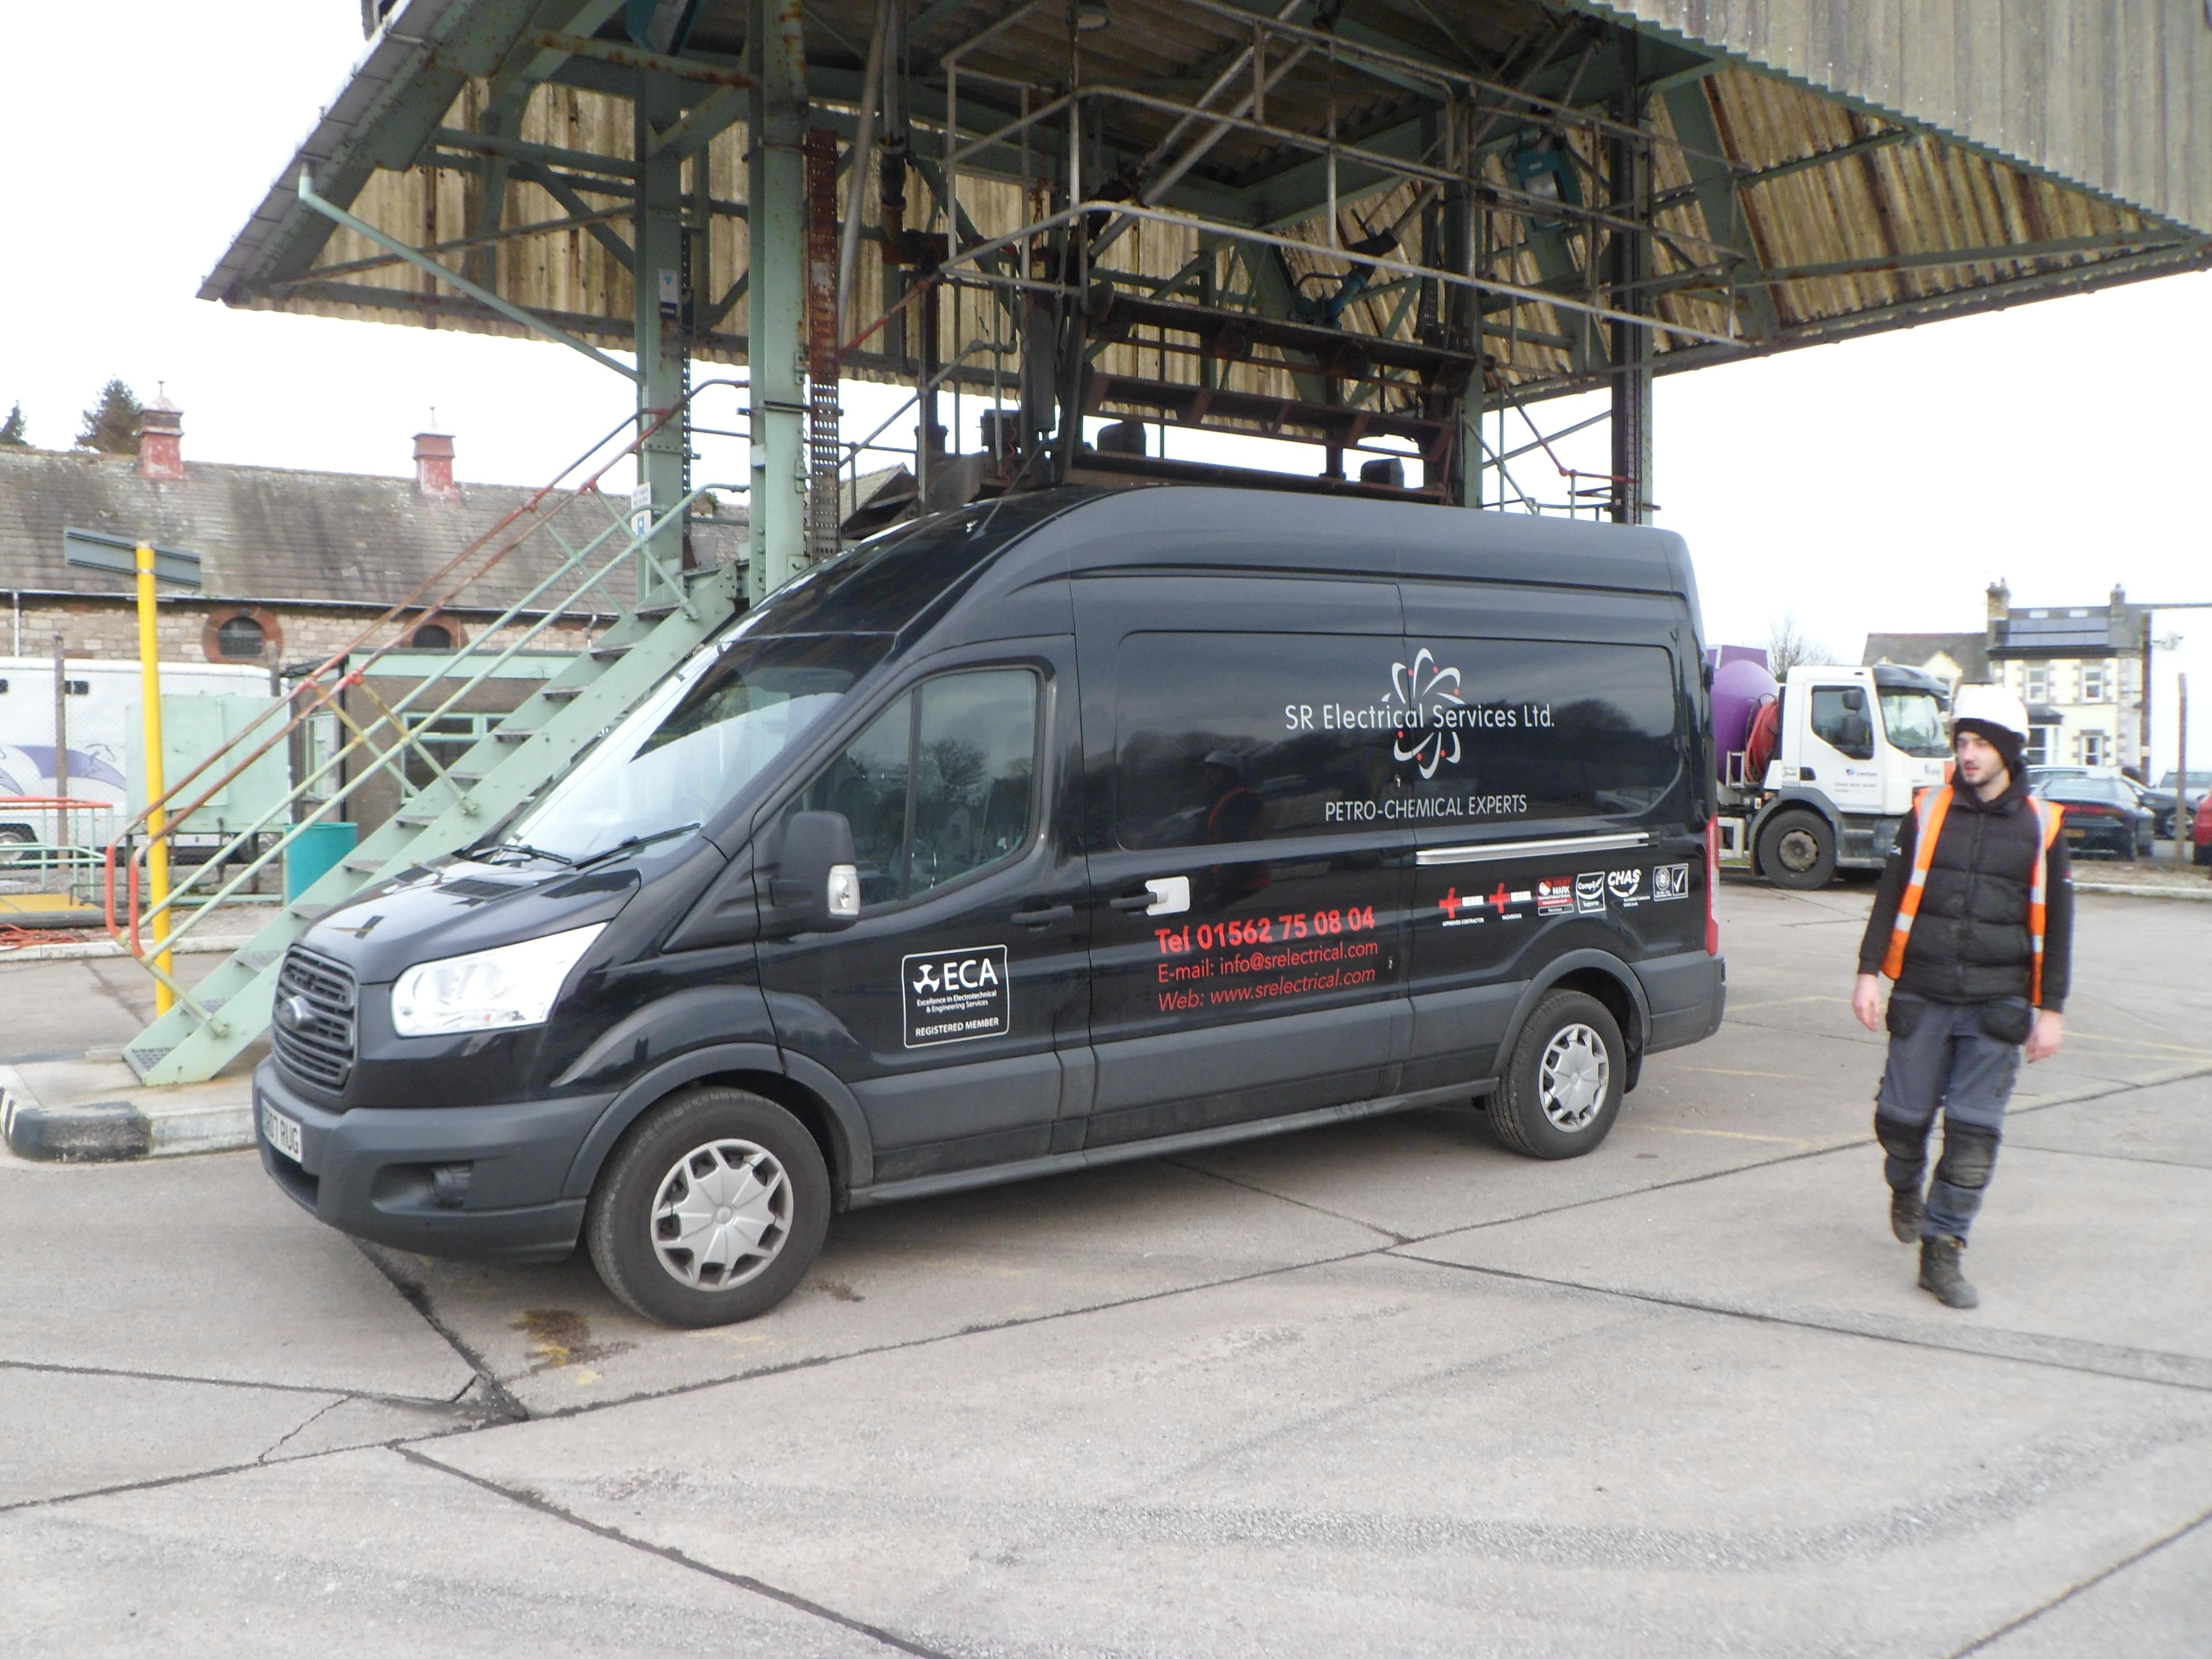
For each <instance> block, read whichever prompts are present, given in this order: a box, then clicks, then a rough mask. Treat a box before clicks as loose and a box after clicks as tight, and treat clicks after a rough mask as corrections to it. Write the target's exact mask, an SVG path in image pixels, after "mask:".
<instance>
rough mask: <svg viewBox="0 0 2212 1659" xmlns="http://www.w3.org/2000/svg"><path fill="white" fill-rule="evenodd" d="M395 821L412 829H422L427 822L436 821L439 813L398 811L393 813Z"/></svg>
mask: <svg viewBox="0 0 2212 1659" xmlns="http://www.w3.org/2000/svg"><path fill="white" fill-rule="evenodd" d="M393 821H394V822H395V823H403V824H404V825H406V826H407V828H409V829H421V828H422V826H423V825H424V824H426V823H436V822H437V821H438V815H437V814H436V813H435V812H398V813H395V814H393Z"/></svg>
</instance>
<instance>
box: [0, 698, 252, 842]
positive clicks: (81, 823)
mask: <svg viewBox="0 0 2212 1659" xmlns="http://www.w3.org/2000/svg"><path fill="white" fill-rule="evenodd" d="M61 678H62V680H63V681H64V696H63V698H62V704H63V707H64V709H65V710H66V716H65V718H66V720H67V722H68V726H69V734H68V735H69V741H68V745H67V747H68V751H69V778H68V782H69V790H68V793H69V797H70V799H71V800H73V801H84V802H89V803H91V804H92V805H93V806H94V809H95V810H94V811H84V812H72V813H71V814H70V831H71V833H70V837H69V838H70V840H71V841H73V842H76V843H78V844H80V845H86V846H92V845H100V844H104V843H105V842H106V840H107V838H108V837H109V836H112V834H113V833H114V832H115V831H116V830H117V829H120V828H121V827H122V824H123V822H124V820H125V817H127V816H128V815H129V809H130V805H131V793H132V792H131V754H132V752H133V749H134V746H137V745H138V743H139V738H140V736H141V734H139V733H137V732H133V731H132V729H131V727H132V724H133V722H135V721H136V720H138V719H139V718H140V715H139V712H138V711H139V708H140V706H141V704H142V703H143V701H144V685H143V680H142V679H141V678H140V670H139V665H138V664H137V662H135V661H124V660H120V659H115V658H96V657H70V658H67V659H64V662H63V665H62V672H61ZM54 680H55V674H54V659H52V657H0V847H4V845H5V844H6V843H9V842H13V843H15V844H17V845H21V844H22V843H26V842H52V841H56V840H58V839H59V838H60V832H59V825H58V817H59V814H58V813H56V812H55V811H52V809H51V808H33V807H28V806H23V805H16V806H13V807H11V806H10V805H9V799H11V798H12V799H15V800H18V801H21V800H25V799H49V798H51V797H52V796H53V795H55V794H56V793H58V783H59V779H58V776H57V768H56V765H55V757H56V753H57V750H58V746H59V745H58V744H57V742H56V732H55V725H56V720H55V686H54ZM183 696H225V697H240V696H246V697H256V698H259V699H260V700H262V701H263V702H266V701H267V700H268V698H269V696H270V675H269V671H268V670H267V669H265V668H254V667H251V666H248V665H244V664H228V663H222V664H218V663H185V662H179V663H166V662H165V663H163V664H162V665H161V702H162V703H163V705H164V706H165V707H166V706H167V705H169V704H170V703H171V702H172V700H173V699H175V698H178V697H183ZM171 747H172V752H174V750H173V745H172V746H171ZM176 775H177V774H175V773H172V776H176ZM210 827H212V826H210Z"/></svg>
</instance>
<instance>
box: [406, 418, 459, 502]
mask: <svg viewBox="0 0 2212 1659" xmlns="http://www.w3.org/2000/svg"><path fill="white" fill-rule="evenodd" d="M415 488H416V489H417V490H418V491H420V492H421V493H422V494H423V495H429V496H432V497H435V499H436V500H438V501H459V499H460V496H461V490H460V486H459V484H456V483H454V482H453V435H452V434H450V433H446V432H418V433H416V435H415Z"/></svg>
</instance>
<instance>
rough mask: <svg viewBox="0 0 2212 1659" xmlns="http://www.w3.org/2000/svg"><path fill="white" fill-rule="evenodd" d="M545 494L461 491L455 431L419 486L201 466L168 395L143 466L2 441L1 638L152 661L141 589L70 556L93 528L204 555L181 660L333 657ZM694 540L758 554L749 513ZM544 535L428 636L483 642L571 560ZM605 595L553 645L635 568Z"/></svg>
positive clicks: (614, 597) (175, 623)
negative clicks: (146, 648) (68, 549)
mask: <svg viewBox="0 0 2212 1659" xmlns="http://www.w3.org/2000/svg"><path fill="white" fill-rule="evenodd" d="M537 494H538V492H537V491H536V490H534V489H528V488H525V487H520V486H515V485H508V484H479V483H457V482H456V481H455V479H454V477H453V439H452V438H451V437H450V436H447V435H445V434H442V433H428V432H426V433H420V434H417V435H416V439H415V476H414V477H412V478H393V477H374V476H368V475H364V474H360V473H348V472H307V471H292V470H289V469H285V468H280V467H269V466H239V465H229V464H227V463H222V462H206V461H195V462H187V461H186V460H185V458H184V454H183V418H182V416H181V415H180V414H179V411H178V410H176V409H175V408H173V406H171V405H169V404H167V403H166V402H164V401H161V400H156V402H155V404H154V406H153V407H151V408H149V409H148V410H146V412H145V415H144V416H143V419H142V421H141V423H140V426H139V429H138V453H137V455H136V456H128V455H120V456H118V455H98V454H90V453H84V452H82V451H70V452H56V451H51V450H39V449H17V448H0V599H4V601H5V603H6V604H7V605H8V607H9V610H8V614H7V615H6V616H4V617H0V628H4V629H7V630H8V631H7V632H6V633H4V634H0V640H5V641H7V645H6V647H5V648H6V649H7V651H8V652H9V654H10V655H15V656H21V655H25V654H29V655H33V656H45V655H46V654H47V653H50V652H51V651H52V648H53V637H54V635H55V634H56V633H57V632H58V633H60V634H61V635H63V638H64V644H65V647H66V649H67V651H68V653H69V654H70V656H72V657H136V656H137V653H138V623H137V611H136V609H135V606H136V599H135V595H134V593H133V592H132V588H131V581H130V579H129V578H127V577H123V576H116V575H109V574H103V573H101V572H100V571H95V570H87V569H81V568H76V567H74V566H72V565H70V564H69V563H67V562H65V561H64V556H63V532H64V530H70V529H75V530H83V531H91V532H96V533H98V534H101V535H106V536H112V537H119V538H125V539H126V540H133V541H135V540H137V539H140V538H144V539H149V540H151V541H154V542H155V543H157V544H161V545H162V546H165V547H173V548H179V549H181V550H185V551H186V552H191V553H197V554H198V555H199V556H200V558H201V561H202V565H201V569H202V578H203V583H204V586H203V588H202V590H201V591H200V592H197V593H180V592H174V591H172V590H169V589H168V588H167V586H165V587H164V590H163V592H162V594H161V655H162V657H163V659H165V660H168V661H183V662H201V661H205V662H226V663H260V664H264V665H267V666H269V667H270V668H272V669H281V668H282V667H283V666H284V665H288V664H301V663H304V664H310V665H312V664H313V663H319V662H320V661H322V660H323V659H325V658H326V657H329V656H331V654H333V653H336V652H337V651H339V650H342V649H343V648H345V647H347V646H348V645H349V644H350V643H351V642H352V641H354V640H355V639H356V637H357V636H358V635H361V634H362V631H363V630H364V629H367V628H368V627H369V626H370V624H371V623H374V621H375V620H376V618H377V617H380V615H381V614H382V613H383V612H384V611H386V609H387V608H388V607H390V606H391V605H392V604H393V603H394V602H396V601H398V600H400V599H404V598H406V597H407V596H408V595H409V594H410V592H413V591H414V590H415V589H416V588H417V587H418V586H422V585H423V584H424V583H425V582H426V581H427V580H429V579H430V578H431V577H433V576H434V575H435V574H436V573H437V572H438V571H439V570H440V569H441V568H443V567H444V566H446V565H447V564H448V563H449V562H452V561H453V559H454V558H456V557H457V556H459V555H461V554H462V553H464V552H465V550H468V549H469V548H470V547H471V545H472V544H475V543H476V542H477V540H478V539H479V538H483V537H484V536H486V535H487V534H489V532H492V531H493V530H494V529H495V527H496V526H499V525H500V524H501V521H502V520H505V519H507V517H508V515H509V514H511V513H516V512H517V511H519V510H520V509H521V508H523V507H525V506H526V504H527V503H528V502H529V501H530V500H531V499H532V496H534V495H537ZM563 499H565V497H563V496H561V495H558V494H556V495H554V496H552V497H551V498H550V500H549V501H547V502H546V503H544V507H547V508H549V509H550V507H551V506H552V504H553V503H554V502H556V501H560V500H563ZM580 505H581V504H580ZM691 539H692V552H693V556H694V557H695V559H696V560H697V562H700V563H702V564H707V563H716V562H721V561H723V560H726V559H742V558H743V557H744V543H745V516H744V511H743V509H742V508H740V509H738V510H737V511H736V512H731V511H730V510H728V509H727V508H724V509H723V510H722V511H720V513H717V514H716V515H714V516H713V517H708V518H701V519H695V520H693V525H692V532H691ZM543 540H544V538H533V540H532V541H531V542H530V543H527V544H524V545H523V546H522V547H520V548H519V549H518V550H517V551H516V553H515V554H514V555H513V556H509V557H508V558H507V559H506V560H504V561H502V562H501V563H500V564H499V565H498V566H497V567H496V568H493V569H492V570H490V571H488V572H487V573H486V574H484V575H483V577H482V578H481V579H480V580H477V581H475V582H473V583H471V585H470V586H467V587H465V589H463V590H462V592H461V593H460V595H459V598H458V599H457V600H456V602H455V603H453V604H452V605H447V606H445V607H443V608H442V609H441V610H440V611H438V612H437V614H436V615H435V616H432V615H428V614H427V612H425V613H423V614H422V615H420V616H419V617H415V618H410V620H413V621H415V623H416V626H415V627H413V628H412V629H410V630H409V635H410V638H411V640H412V641H413V642H414V643H415V644H416V646H417V647H419V648H422V649H427V650H435V649H445V648H450V647H452V646H453V645H454V644H457V643H459V642H460V641H461V640H463V639H474V638H476V637H477V635H478V634H479V633H480V631H481V630H482V629H483V628H484V627H486V626H487V625H489V623H492V622H493V621H494V620H495V619H496V618H497V617H499V615H500V614H501V612H502V611H505V610H506V609H507V606H508V605H512V604H513V603H514V602H516V601H517V600H519V599H522V598H523V597H524V596H526V594H527V593H528V592H530V590H531V589H532V587H533V586H535V585H536V584H537V582H538V580H540V579H541V578H542V577H543V576H544V575H545V574H547V572H548V570H549V569H550V568H551V567H550V562H551V561H552V560H553V559H555V558H556V557H557V550H556V549H554V548H552V547H550V545H548V546H544V547H542V548H541V547H540V546H539V543H540V542H542V541H543ZM605 589H606V598H605V609H604V610H603V611H596V612H594V611H571V612H566V613H563V614H562V615H561V616H559V617H557V618H556V621H555V623H554V624H553V625H552V626H551V627H550V628H548V629H546V630H545V631H544V633H542V634H541V635H539V636H538V640H537V641H535V647H536V648H538V649H541V650H555V651H574V650H578V649H580V648H581V647H583V646H584V645H585V644H586V642H587V641H589V640H590V639H591V638H592V635H594V634H595V633H597V632H598V630H599V629H601V628H603V627H605V625H606V623H609V622H610V621H611V620H612V618H613V617H614V615H615V613H616V612H617V611H618V610H619V609H620V608H621V607H622V606H623V605H627V604H628V603H629V600H630V598H631V596H632V593H633V592H634V588H633V586H632V584H631V580H630V574H629V571H628V570H627V569H625V570H623V572H621V573H620V574H619V575H618V576H617V577H616V578H612V579H611V580H609V582H608V583H607V584H605ZM437 591H438V589H437V588H436V587H435V586H434V587H433V588H432V590H431V595H430V597H435V595H436V592H437ZM537 614H542V613H532V615H533V619H534V617H535V615H537Z"/></svg>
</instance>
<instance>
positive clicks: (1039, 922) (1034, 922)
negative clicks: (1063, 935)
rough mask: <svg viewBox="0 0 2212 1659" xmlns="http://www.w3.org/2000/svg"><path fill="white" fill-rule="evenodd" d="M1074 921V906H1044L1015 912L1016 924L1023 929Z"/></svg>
mask: <svg viewBox="0 0 2212 1659" xmlns="http://www.w3.org/2000/svg"><path fill="white" fill-rule="evenodd" d="M1074 920H1075V907H1074V906H1073V905H1072V904H1042V905H1038V906H1037V907H1036V908H1034V909H1029V910H1017V911H1015V912H1014V921H1015V922H1016V924H1017V925H1018V926H1020V927H1053V926H1054V925H1055V924H1056V923H1059V922H1063V921H1074Z"/></svg>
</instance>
